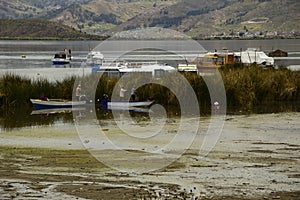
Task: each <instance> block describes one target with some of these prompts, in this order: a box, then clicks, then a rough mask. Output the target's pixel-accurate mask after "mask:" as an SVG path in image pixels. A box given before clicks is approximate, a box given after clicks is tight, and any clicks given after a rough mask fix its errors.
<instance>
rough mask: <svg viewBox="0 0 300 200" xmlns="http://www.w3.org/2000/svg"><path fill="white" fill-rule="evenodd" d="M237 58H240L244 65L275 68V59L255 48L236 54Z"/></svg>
mask: <svg viewBox="0 0 300 200" xmlns="http://www.w3.org/2000/svg"><path fill="white" fill-rule="evenodd" d="M235 55H236V56H238V57H240V60H241V62H242V63H244V64H253V63H256V64H258V65H263V66H271V67H272V66H274V58H272V57H269V56H267V55H266V54H265V53H264V52H263V51H260V50H257V49H255V48H248V49H247V50H246V51H241V52H236V53H235Z"/></svg>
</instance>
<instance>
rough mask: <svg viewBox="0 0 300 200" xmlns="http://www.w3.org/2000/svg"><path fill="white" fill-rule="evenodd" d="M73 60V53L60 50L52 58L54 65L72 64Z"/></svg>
mask: <svg viewBox="0 0 300 200" xmlns="http://www.w3.org/2000/svg"><path fill="white" fill-rule="evenodd" d="M70 62H71V54H67V53H66V52H58V53H56V54H55V55H54V58H53V59H52V63H53V65H65V64H70Z"/></svg>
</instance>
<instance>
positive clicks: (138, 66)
mask: <svg viewBox="0 0 300 200" xmlns="http://www.w3.org/2000/svg"><path fill="white" fill-rule="evenodd" d="M175 71H176V68H174V67H172V66H170V65H167V64H160V63H158V62H116V63H115V65H109V66H106V65H99V66H98V68H97V70H95V69H94V70H93V72H94V73H95V72H100V73H104V74H107V75H108V76H109V77H111V76H117V77H121V76H122V75H124V74H132V73H143V74H149V75H151V76H152V77H156V78H157V77H161V76H162V75H163V74H164V73H166V72H175Z"/></svg>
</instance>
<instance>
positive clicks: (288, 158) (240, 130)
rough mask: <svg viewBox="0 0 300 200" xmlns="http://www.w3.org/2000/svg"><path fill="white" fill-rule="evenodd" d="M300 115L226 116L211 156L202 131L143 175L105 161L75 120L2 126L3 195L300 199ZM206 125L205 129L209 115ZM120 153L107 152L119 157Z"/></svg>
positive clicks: (0, 190) (0, 188) (0, 193)
mask: <svg viewBox="0 0 300 200" xmlns="http://www.w3.org/2000/svg"><path fill="white" fill-rule="evenodd" d="M299 118H300V113H278V114H260V115H248V116H245V115H240V116H227V117H226V121H225V125H224V128H223V131H222V135H221V137H220V138H219V140H218V142H217V144H216V146H215V147H214V148H213V150H212V151H211V152H210V153H209V154H208V155H207V156H206V157H204V158H201V157H199V155H198V153H199V150H198V149H199V144H200V143H201V141H202V140H201V134H203V133H202V132H201V131H200V133H199V134H200V135H199V136H197V137H196V139H195V141H194V143H193V144H192V145H191V146H190V147H189V148H188V149H187V150H186V151H185V153H184V154H183V155H182V156H181V157H180V158H179V159H177V160H176V161H175V162H173V163H172V164H170V165H168V166H166V167H163V168H161V169H159V170H155V171H151V172H147V173H143V174H138V173H131V172H119V171H117V170H113V169H111V168H110V167H108V166H106V165H104V164H102V163H101V162H99V161H98V160H97V159H95V158H94V157H93V156H92V155H91V154H90V153H89V152H88V151H87V150H86V149H85V148H84V147H83V145H82V143H81V141H80V139H79V137H78V134H77V132H76V130H75V128H74V127H73V126H71V125H70V126H66V125H64V124H62V125H61V126H60V125H59V126H56V127H36V128H24V129H20V130H13V131H9V132H1V134H0V160H1V165H0V199H299V196H300V189H299V188H300V154H299V153H300V134H299V133H300V121H299ZM202 124H203V127H202V128H201V130H203V131H204V130H206V127H205V126H206V125H207V124H206V122H205V119H204V121H203V123H202ZM171 128H172V127H171V126H170V127H169V128H168V130H170V129H171ZM110 131H111V132H112V133H111V134H112V135H114V136H115V137H119V136H120V135H118V133H116V131H115V130H114V129H113V128H108V131H107V132H108V134H109V132H110ZM171 133H172V132H171ZM126 142H128V143H129V142H130V141H124V143H126ZM115 153H117V152H114V151H108V150H103V152H102V154H101V155H102V156H107V157H108V158H112V159H114V158H116V157H114V156H112V155H114V154H115ZM165 154H167V155H170V156H171V154H172V152H165ZM124 159H125V158H124ZM156 159H157V160H159V157H156ZM161 162H163V160H161ZM133 167H134V165H133Z"/></svg>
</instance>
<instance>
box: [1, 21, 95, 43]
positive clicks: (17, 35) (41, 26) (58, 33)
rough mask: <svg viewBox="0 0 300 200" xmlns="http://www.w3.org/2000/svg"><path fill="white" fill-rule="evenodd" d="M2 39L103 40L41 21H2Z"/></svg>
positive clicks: (60, 25) (54, 23)
mask: <svg viewBox="0 0 300 200" xmlns="http://www.w3.org/2000/svg"><path fill="white" fill-rule="evenodd" d="M0 27H1V29H0V38H1V39H43V40H45V39H46V40H48V39H51V40H61V39H64V40H78V39H80V40H82V39H101V37H99V36H92V35H88V34H86V33H82V32H79V31H78V30H75V29H74V28H70V27H68V26H66V25H62V24H59V23H57V22H51V21H46V20H41V19H0Z"/></svg>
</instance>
